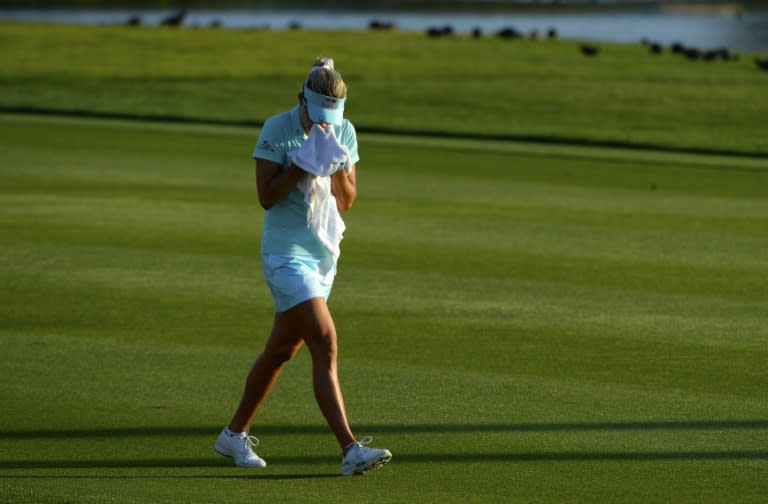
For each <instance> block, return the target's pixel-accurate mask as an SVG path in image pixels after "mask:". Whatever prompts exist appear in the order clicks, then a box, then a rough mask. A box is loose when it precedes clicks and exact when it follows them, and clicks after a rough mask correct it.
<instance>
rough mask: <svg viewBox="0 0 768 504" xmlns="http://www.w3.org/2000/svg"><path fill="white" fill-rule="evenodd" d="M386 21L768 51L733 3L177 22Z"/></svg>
mask: <svg viewBox="0 0 768 504" xmlns="http://www.w3.org/2000/svg"><path fill="white" fill-rule="evenodd" d="M172 14H174V12H173V11H169V10H128V9H91V10H57V9H38V10H32V9H4V10H2V9H0V19H5V20H19V21H33V22H53V23H75V24H122V23H125V22H126V21H128V20H129V19H130V18H136V19H139V20H140V22H141V24H142V25H145V26H154V25H158V24H160V23H161V22H162V21H163V20H164V19H166V18H167V17H169V16H170V15H172ZM374 20H376V21H381V22H383V23H392V24H394V25H395V27H396V28H397V29H399V30H408V31H426V30H427V29H428V28H430V27H444V26H450V27H451V28H452V29H453V30H454V32H455V33H470V32H472V31H473V30H475V29H476V28H477V29H479V30H481V31H482V33H483V34H485V35H491V34H494V33H496V32H497V31H499V30H501V29H503V28H507V27H514V28H515V29H516V30H517V31H519V32H521V33H523V34H525V35H530V34H531V33H532V32H538V33H539V34H542V35H544V34H546V33H547V31H549V30H550V29H553V30H554V31H556V33H557V36H558V37H560V38H567V39H580V40H593V41H598V42H599V41H609V42H620V43H637V42H639V41H641V40H642V39H648V40H652V41H655V42H659V43H662V44H672V43H673V42H682V43H683V44H685V45H689V46H696V47H700V48H703V49H711V48H718V47H727V48H730V49H733V50H737V51H748V52H768V7H759V6H758V7H750V8H746V7H742V6H741V5H740V4H708V5H706V6H681V5H676V6H664V5H663V4H659V5H649V6H646V7H633V8H621V9H616V8H605V9H600V8H598V9H590V10H564V9H553V8H550V9H546V8H541V9H540V10H535V9H534V10H532V9H526V10H521V11H519V12H513V11H504V12H498V11H496V12H466V11H461V12H450V11H429V12H410V11H408V12H406V11H384V10H379V11H377V10H366V11H353V10H336V11H332V10H288V9H270V10H260V9H252V10H244V9H237V10H225V9H219V10H203V9H200V10H190V11H188V12H187V13H186V15H185V17H184V19H183V22H182V26H186V27H192V26H212V25H217V26H221V27H223V28H231V29H274V30H282V29H287V28H289V27H291V26H295V27H301V28H306V29H320V30H337V29H342V30H366V29H368V28H369V24H370V23H371V21H374Z"/></svg>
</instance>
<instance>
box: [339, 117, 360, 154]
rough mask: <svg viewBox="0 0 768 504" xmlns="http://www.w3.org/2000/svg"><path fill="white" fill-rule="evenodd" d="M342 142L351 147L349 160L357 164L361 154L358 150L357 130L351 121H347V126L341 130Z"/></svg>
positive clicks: (348, 147)
mask: <svg viewBox="0 0 768 504" xmlns="http://www.w3.org/2000/svg"><path fill="white" fill-rule="evenodd" d="M340 142H341V144H342V145H345V146H346V147H347V149H349V162H350V163H352V164H357V162H358V161H360V155H359V154H358V152H357V132H356V131H355V127H354V126H353V125H352V123H351V122H349V121H347V123H346V127H345V128H344V129H343V130H342V132H341V139H340Z"/></svg>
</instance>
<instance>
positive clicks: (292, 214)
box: [251, 105, 360, 258]
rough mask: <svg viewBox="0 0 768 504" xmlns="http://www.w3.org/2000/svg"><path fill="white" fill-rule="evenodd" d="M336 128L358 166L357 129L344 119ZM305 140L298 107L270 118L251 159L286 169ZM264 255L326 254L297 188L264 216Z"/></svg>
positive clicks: (313, 255) (301, 194)
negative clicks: (308, 223) (314, 231)
mask: <svg viewBox="0 0 768 504" xmlns="http://www.w3.org/2000/svg"><path fill="white" fill-rule="evenodd" d="M334 129H335V133H336V137H337V138H338V139H339V142H340V143H341V144H343V145H346V146H347V148H348V149H349V153H350V160H349V162H350V163H352V164H356V163H357V162H358V161H359V160H360V156H359V155H358V152H357V134H356V132H355V127H354V126H353V125H352V123H351V122H349V121H348V120H347V119H344V120H343V121H342V124H341V126H334ZM306 138H307V136H306V135H305V134H304V128H303V127H302V125H301V119H300V118H299V106H298V105H296V106H295V107H294V108H292V109H291V110H289V111H287V112H283V113H281V114H277V115H275V116H272V117H270V118H269V119H267V121H266V122H265V123H264V127H263V128H262V129H261V133H260V134H259V139H258V140H257V142H256V147H255V148H254V149H253V154H252V155H251V156H252V157H253V158H254V159H266V160H269V161H273V162H275V163H278V164H279V165H281V166H282V167H283V170H286V169H288V167H289V166H290V164H291V161H290V159H289V158H288V153H290V152H292V151H294V150H296V149H298V148H299V147H300V146H301V144H302V143H303V142H304V140H306ZM261 253H262V254H283V255H298V256H312V257H316V258H321V257H323V256H325V255H326V254H327V253H326V252H325V249H324V248H323V246H322V244H321V243H320V241H319V240H318V239H317V238H316V237H315V235H314V233H313V232H312V230H311V229H310V228H309V226H308V225H307V204H306V203H304V193H303V192H301V191H300V190H299V189H298V188H296V187H294V188H293V189H292V190H291V192H289V193H288V195H287V196H286V197H285V198H283V199H282V200H280V201H279V202H278V203H276V204H275V205H273V206H272V208H270V209H269V210H267V211H266V213H265V214H264V228H263V230H262V235H261Z"/></svg>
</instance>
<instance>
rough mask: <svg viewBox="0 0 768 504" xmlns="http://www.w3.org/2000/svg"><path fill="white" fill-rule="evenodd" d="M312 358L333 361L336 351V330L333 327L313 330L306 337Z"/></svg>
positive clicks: (334, 360)
mask: <svg viewBox="0 0 768 504" xmlns="http://www.w3.org/2000/svg"><path fill="white" fill-rule="evenodd" d="M306 343H307V347H308V348H309V351H310V353H311V354H312V360H314V361H316V362H317V361H321V362H328V363H333V362H336V354H337V352H338V348H337V344H336V332H335V331H334V330H333V329H328V330H320V331H315V332H314V333H313V334H311V335H310V336H308V337H307V338H306Z"/></svg>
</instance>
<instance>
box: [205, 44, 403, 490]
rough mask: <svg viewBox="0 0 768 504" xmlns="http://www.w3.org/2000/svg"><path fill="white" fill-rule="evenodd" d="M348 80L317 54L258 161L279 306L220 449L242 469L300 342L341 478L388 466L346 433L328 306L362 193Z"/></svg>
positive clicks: (267, 269) (254, 460) (250, 463)
mask: <svg viewBox="0 0 768 504" xmlns="http://www.w3.org/2000/svg"><path fill="white" fill-rule="evenodd" d="M346 95H347V89H346V84H345V83H344V81H343V80H342V78H341V75H340V74H339V73H338V72H336V70H335V69H334V66H333V60H332V59H330V58H318V59H317V60H315V63H314V65H313V67H312V69H311V71H310V72H309V75H308V76H307V79H306V80H305V81H304V85H303V87H302V90H301V91H300V92H299V94H298V101H299V103H298V105H297V106H295V107H294V108H293V109H291V110H289V111H287V112H283V113H281V114H278V115H276V116H273V117H271V118H269V119H268V120H267V122H266V123H265V124H264V127H263V129H262V131H261V134H260V135H259V139H258V141H257V143H256V147H255V149H254V151H253V158H254V159H255V160H256V183H257V187H258V195H259V202H260V203H261V205H262V206H263V207H264V209H265V210H266V213H265V217H264V228H263V234H262V240H261V254H262V264H263V268H264V276H265V277H266V280H267V284H268V286H269V289H270V291H271V292H272V296H273V297H274V300H275V318H274V323H273V326H272V332H271V334H270V336H269V339H268V340H267V342H266V345H265V347H264V351H263V352H262V353H261V355H259V357H258V358H257V359H256V362H255V363H254V364H253V367H252V368H251V370H250V372H249V373H248V376H247V378H246V382H245V390H244V392H243V395H242V398H241V400H240V404H239V406H238V407H237V410H236V411H235V414H234V416H233V417H232V420H231V422H230V423H229V425H228V426H227V427H225V428H224V430H223V431H222V432H221V434H220V435H219V438H218V439H217V440H216V444H215V445H214V448H215V449H216V451H217V452H218V453H220V454H222V455H225V456H228V457H232V459H233V460H234V462H235V465H237V466H241V467H265V466H266V465H267V464H266V462H265V461H264V460H263V459H261V458H260V457H259V456H258V455H256V453H254V451H253V447H254V446H256V445H257V444H258V440H257V439H256V438H255V437H253V436H249V435H248V430H249V429H250V427H251V423H252V422H253V419H254V416H255V415H256V412H257V411H258V410H259V408H260V407H261V405H262V404H263V403H264V400H265V399H266V397H267V395H268V394H269V392H270V390H271V389H272V386H273V385H274V383H275V381H276V380H277V377H278V375H279V374H280V370H281V369H282V367H283V365H284V364H285V363H286V362H288V361H289V360H290V359H291V358H292V357H293V356H294V355H296V353H297V352H298V351H299V349H300V348H301V347H302V345H304V344H306V345H307V348H308V349H309V352H310V354H311V356H312V376H313V384H314V392H315V397H316V399H317V403H318V405H319V406H320V410H321V411H322V413H323V416H324V417H325V419H326V421H327V422H328V425H329V426H330V427H331V430H332V431H333V433H334V435H335V436H336V439H337V440H338V442H339V446H340V447H341V451H342V464H341V467H342V473H343V474H344V475H353V474H362V473H364V472H365V471H367V470H370V469H375V468H378V467H380V466H382V465H383V464H385V463H387V462H388V461H389V459H390V458H391V457H392V454H391V453H390V452H389V450H383V449H374V448H367V447H366V446H364V444H367V443H368V442H370V438H366V439H364V440H363V441H361V442H358V441H357V440H356V439H355V437H354V435H353V434H352V430H351V429H350V427H349V422H348V420H347V414H346V411H345V408H344V399H343V397H342V393H341V387H340V386H339V379H338V375H337V367H336V348H337V340H336V328H335V326H334V323H333V318H332V317H331V313H330V311H329V310H328V305H327V304H326V301H327V299H328V296H329V295H330V293H331V286H332V285H333V279H334V276H335V274H336V260H337V259H338V256H339V242H340V241H341V237H342V233H343V231H344V222H343V221H342V220H341V217H340V215H339V212H345V211H347V210H349V209H350V208H351V207H352V204H353V203H354V201H355V197H356V195H357V189H356V180H355V177H356V170H355V163H357V161H358V160H359V156H358V153H357V137H356V134H355V128H354V126H353V125H352V123H350V122H349V121H348V120H347V119H344V118H343V113H344V101H345V99H346Z"/></svg>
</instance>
